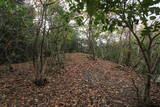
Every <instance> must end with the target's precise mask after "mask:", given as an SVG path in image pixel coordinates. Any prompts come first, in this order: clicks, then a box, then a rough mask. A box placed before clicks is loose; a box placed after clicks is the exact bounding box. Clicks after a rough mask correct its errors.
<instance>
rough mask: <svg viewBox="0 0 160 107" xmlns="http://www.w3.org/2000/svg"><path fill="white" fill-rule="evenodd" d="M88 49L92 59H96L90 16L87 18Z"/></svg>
mask: <svg viewBox="0 0 160 107" xmlns="http://www.w3.org/2000/svg"><path fill="white" fill-rule="evenodd" d="M88 39H89V45H90V46H89V47H90V51H91V53H92V58H93V59H94V60H95V59H96V49H95V40H94V37H93V32H92V16H90V18H89V38H88Z"/></svg>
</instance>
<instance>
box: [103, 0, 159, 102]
mask: <svg viewBox="0 0 160 107" xmlns="http://www.w3.org/2000/svg"><path fill="white" fill-rule="evenodd" d="M159 2H160V1H159V0H155V1H154V0H149V1H147V0H142V1H140V0H138V1H137V2H134V1H130V0H124V1H121V0H117V1H112V0H110V2H105V1H104V2H103V3H102V9H104V11H103V12H104V13H108V12H113V13H114V14H115V18H113V20H114V23H115V22H116V23H117V25H120V26H123V27H126V28H128V29H129V30H130V32H132V35H133V36H134V37H135V39H136V41H137V44H138V46H139V47H140V49H141V53H142V56H143V58H144V62H145V64H146V68H145V69H144V70H145V73H144V74H145V76H146V84H145V90H144V97H143V101H144V103H145V104H146V105H148V104H149V103H150V87H151V78H152V75H154V74H155V72H156V67H157V65H158V63H159V61H160V55H159V54H158V53H154V50H153V49H154V47H155V45H156V42H157V38H159V36H160V33H159V28H160V22H159V20H157V17H158V15H159V13H160V8H159V7H155V6H154V5H155V4H158V3H159ZM150 22H151V23H150ZM139 23H141V24H143V26H144V27H143V29H142V30H141V34H137V32H136V29H135V28H134V26H135V25H137V24H139Z"/></svg>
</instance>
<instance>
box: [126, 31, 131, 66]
mask: <svg viewBox="0 0 160 107" xmlns="http://www.w3.org/2000/svg"><path fill="white" fill-rule="evenodd" d="M130 61H131V32H130V31H129V33H128V53H127V58H126V65H128V66H129V65H130Z"/></svg>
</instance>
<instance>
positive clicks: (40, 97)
mask: <svg viewBox="0 0 160 107" xmlns="http://www.w3.org/2000/svg"><path fill="white" fill-rule="evenodd" d="M87 56H88V55H86V54H81V53H74V54H67V55H66V58H67V62H66V63H65V69H66V72H63V73H52V72H49V73H48V74H47V79H48V80H49V84H47V86H45V87H43V88H38V87H36V86H35V85H34V84H32V80H33V78H32V77H33V73H32V71H30V70H28V69H27V70H26V71H23V72H22V71H17V72H14V73H12V74H9V75H8V76H2V77H1V78H0V96H1V98H0V106H2V107H3V106H7V107H13V106H15V105H16V106H18V107H19V106H20V107H22V106H25V107H28V106H29V107H30V106H33V107H37V106H38V107H133V106H134V105H135V104H136V103H137V96H136V92H135V88H134V86H133V83H132V79H133V80H134V81H135V82H136V84H137V86H138V87H142V84H140V81H141V79H140V78H139V77H138V76H137V75H136V74H135V73H134V72H129V71H123V70H119V69H117V66H119V65H118V64H115V63H112V62H109V61H103V60H99V59H98V60H96V61H92V60H89V59H88V58H87ZM22 66H23V65H22ZM142 88H143V87H142ZM140 93H142V92H141V90H140ZM159 93H160V92H159V91H158V90H156V95H157V94H159ZM154 98H155V97H154ZM159 104H160V103H159Z"/></svg>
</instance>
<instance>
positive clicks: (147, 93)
mask: <svg viewBox="0 0 160 107" xmlns="http://www.w3.org/2000/svg"><path fill="white" fill-rule="evenodd" d="M150 88H151V77H150V76H147V82H146V84H145V90H144V97H143V101H144V104H145V106H149V104H150V103H151V99H150Z"/></svg>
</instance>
